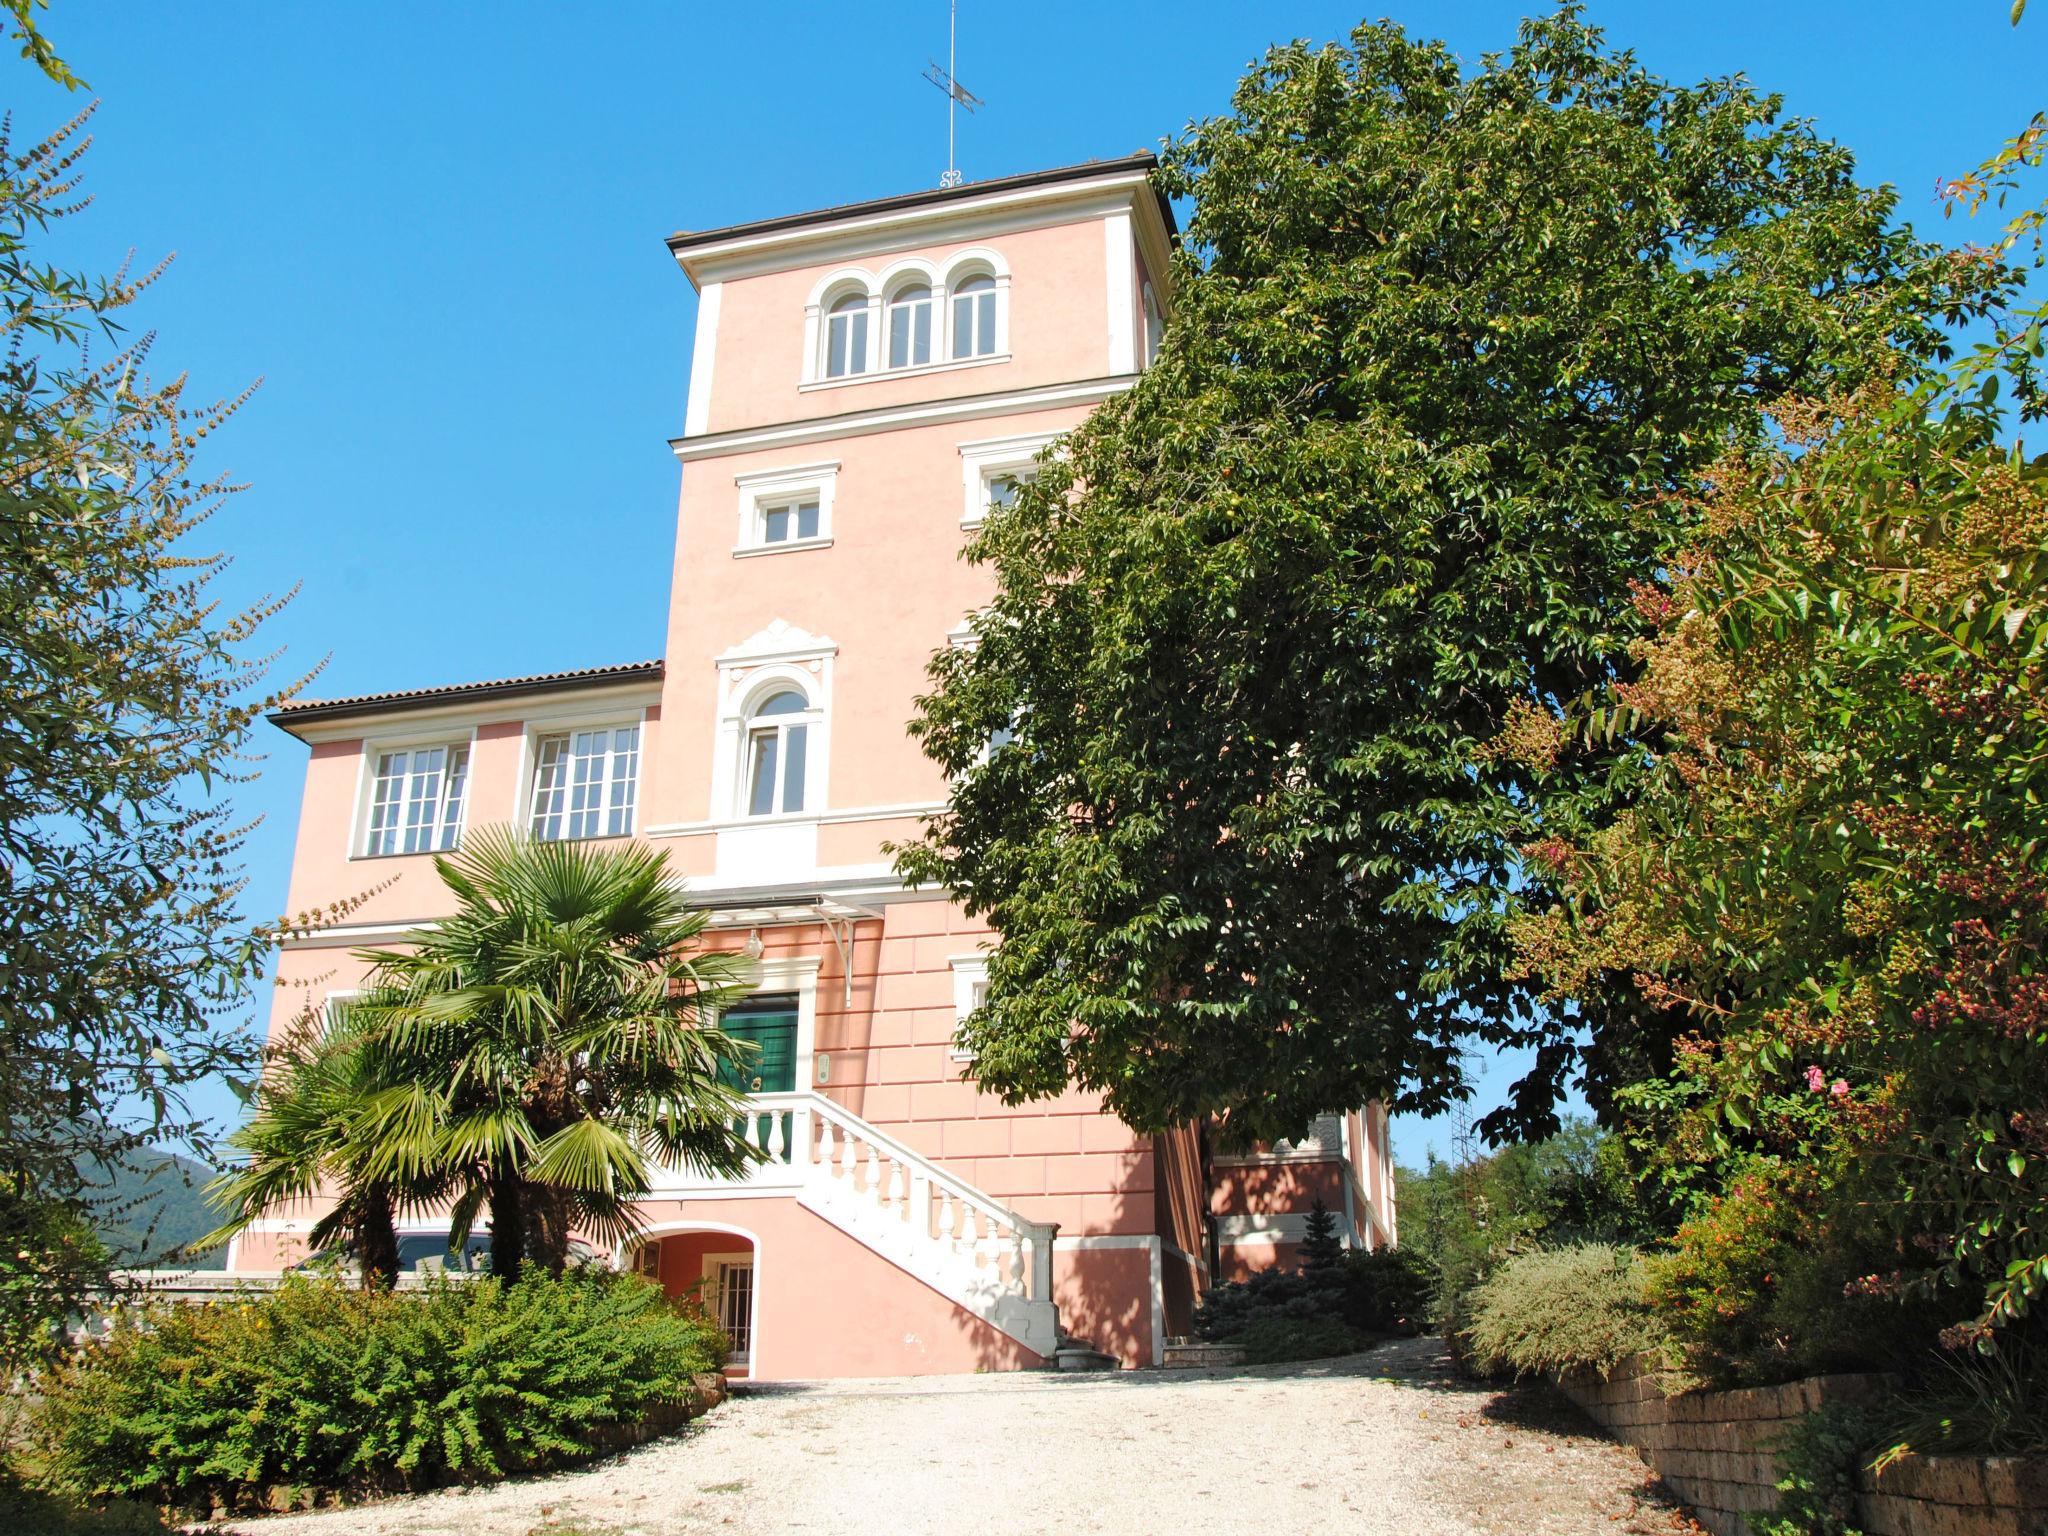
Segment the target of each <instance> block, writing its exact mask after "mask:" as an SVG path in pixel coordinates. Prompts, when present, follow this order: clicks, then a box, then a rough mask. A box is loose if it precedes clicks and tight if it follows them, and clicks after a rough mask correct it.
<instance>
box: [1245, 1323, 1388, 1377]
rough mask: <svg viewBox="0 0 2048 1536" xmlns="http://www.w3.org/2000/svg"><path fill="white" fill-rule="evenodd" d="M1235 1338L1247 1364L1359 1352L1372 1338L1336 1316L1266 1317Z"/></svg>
mask: <svg viewBox="0 0 2048 1536" xmlns="http://www.w3.org/2000/svg"><path fill="white" fill-rule="evenodd" d="M1231 1342H1232V1343H1234V1344H1236V1345H1237V1346H1238V1347H1239V1348H1241V1349H1243V1350H1244V1361H1245V1364H1246V1365H1280V1364H1282V1363H1284V1362H1286V1361H1288V1360H1322V1359H1326V1358H1327V1357H1329V1356H1331V1355H1350V1354H1356V1353H1357V1352H1358V1351H1359V1350H1361V1349H1364V1348H1365V1347H1366V1346H1367V1345H1368V1344H1370V1343H1371V1342H1372V1340H1371V1339H1369V1338H1367V1337H1366V1336H1365V1335H1363V1334H1361V1333H1359V1332H1357V1331H1356V1330H1355V1329H1351V1328H1347V1327H1345V1326H1344V1324H1342V1323H1340V1322H1339V1321H1337V1319H1336V1318H1334V1317H1308V1318H1300V1317H1262V1318H1260V1319H1259V1320H1258V1321H1257V1322H1254V1323H1251V1324H1249V1325H1248V1326H1247V1327H1246V1328H1245V1329H1244V1331H1243V1332H1242V1333H1240V1334H1238V1335H1237V1337H1236V1338H1235V1339H1233V1340H1232V1341H1231Z"/></svg>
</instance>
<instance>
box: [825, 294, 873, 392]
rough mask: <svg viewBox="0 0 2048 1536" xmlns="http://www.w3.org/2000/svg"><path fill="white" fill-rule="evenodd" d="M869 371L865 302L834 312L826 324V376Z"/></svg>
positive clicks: (842, 376) (833, 377) (835, 376)
mask: <svg viewBox="0 0 2048 1536" xmlns="http://www.w3.org/2000/svg"><path fill="white" fill-rule="evenodd" d="M867 371H868V311H867V305H866V304H865V303H864V302H856V303H853V304H848V305H846V306H845V307H843V308H840V309H838V310H835V311H834V312H833V313H832V314H831V315H830V316H829V317H828V318H827V319H826V321H825V377H826V378H828V379H843V378H846V377H848V376H849V375H851V374H856V373H866V372H867Z"/></svg>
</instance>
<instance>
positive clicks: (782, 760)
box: [747, 724, 811, 816]
mask: <svg viewBox="0 0 2048 1536" xmlns="http://www.w3.org/2000/svg"><path fill="white" fill-rule="evenodd" d="M810 734H811V733H810V728H809V727H808V726H805V725H801V724H798V725H771V726H761V727H757V728H756V729H755V730H754V731H753V732H752V733H751V734H750V735H749V736H748V738H747V814H748V815H749V816H773V815H774V814H775V813H776V811H777V810H778V809H779V810H781V811H784V812H795V811H801V810H802V809H803V808H804V773H805V771H806V769H807V767H808V766H809V762H808V759H809V753H810Z"/></svg>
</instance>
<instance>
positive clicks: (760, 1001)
mask: <svg viewBox="0 0 2048 1536" xmlns="http://www.w3.org/2000/svg"><path fill="white" fill-rule="evenodd" d="M718 1027H719V1028H720V1029H722V1030H724V1031H725V1032H726V1033H727V1034H728V1035H731V1036H732V1037H733V1038H734V1039H736V1040H751V1041H753V1042H754V1044H755V1046H756V1047H757V1050H756V1052H755V1054H754V1057H753V1060H751V1061H750V1062H748V1063H747V1064H746V1065H745V1066H744V1067H743V1068H734V1067H726V1068H724V1069H722V1070H721V1072H720V1076H722V1077H723V1078H724V1079H725V1081H726V1083H727V1084H728V1085H730V1086H731V1087H734V1088H737V1089H739V1091H740V1092H742V1093H794V1092H795V1091H796V999H795V998H793V997H757V998H752V999H750V1000H748V1001H747V1002H745V1003H742V1004H741V1005H740V1006H739V1007H737V1008H734V1009H732V1010H731V1011H729V1012H728V1013H727V1014H726V1015H725V1016H724V1017H723V1018H721V1019H720V1020H719V1021H718ZM750 1118H751V1120H752V1123H751V1124H747V1125H743V1126H741V1127H738V1129H741V1130H743V1131H744V1133H745V1135H746V1137H747V1139H748V1140H749V1141H751V1142H753V1144H754V1145H755V1146H757V1147H760V1148H762V1149H764V1150H765V1151H766V1152H767V1153H768V1155H769V1157H770V1159H771V1160H773V1161H775V1162H779V1163H786V1162H788V1161H789V1160H790V1157H791V1154H792V1148H791V1147H790V1144H789V1142H790V1137H791V1136H792V1135H793V1134H794V1124H793V1121H794V1117H793V1116H792V1115H791V1113H790V1111H789V1110H786V1109H784V1110H780V1111H777V1112H775V1113H768V1112H766V1111H763V1112H761V1113H758V1114H755V1115H753V1116H752V1117H750Z"/></svg>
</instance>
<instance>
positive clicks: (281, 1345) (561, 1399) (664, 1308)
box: [36, 1274, 725, 1508]
mask: <svg viewBox="0 0 2048 1536" xmlns="http://www.w3.org/2000/svg"><path fill="white" fill-rule="evenodd" d="M724 1347H725V1341H724V1338H723V1336H722V1335H721V1334H719V1333H718V1331H717V1330H716V1329H715V1328H714V1327H712V1326H711V1325H710V1324H709V1323H708V1322H707V1321H705V1320H704V1319H703V1318H702V1317H701V1315H693V1314H690V1313H687V1312H684V1311H679V1310H678V1309H677V1308H676V1307H674V1306H673V1305H671V1304H670V1303H669V1301H668V1300H667V1299H666V1298H665V1297H664V1296H663V1295H662V1294H661V1292H660V1290H659V1289H658V1288H657V1287H655V1286H654V1285H652V1284H651V1283H649V1282H647V1281H645V1280H642V1279H639V1278H637V1277H634V1276H630V1275H608V1274H581V1275H579V1274H571V1275H567V1276H563V1277H561V1278H551V1277H548V1276H545V1275H533V1276H530V1277H529V1278H526V1279H523V1280H521V1281H520V1282H519V1283H518V1284H517V1285H513V1286H505V1285H503V1284H501V1283H500V1282H498V1281H496V1280H492V1279H479V1280H463V1281H442V1282H435V1283H431V1284H429V1285H428V1286H427V1287H426V1288H425V1289H423V1290H421V1291H417V1292H397V1293H382V1292H364V1291H358V1290H353V1289H349V1288H346V1287H344V1286H342V1285H340V1284H338V1283H335V1282H333V1281H322V1280H307V1279H297V1278H294V1279H291V1280H288V1281H287V1282H286V1283H285V1285H284V1286H283V1287H282V1288H281V1289H279V1290H278V1291H277V1292H275V1293H274V1294H270V1295H265V1296H261V1297H254V1298H250V1299H247V1300H238V1301H234V1302H230V1303H225V1304H222V1305H218V1306H211V1307H178V1306H162V1307H157V1308H153V1309H150V1310H148V1311H146V1312H144V1313H142V1314H140V1315H139V1316H131V1317H129V1318H126V1319H124V1320H123V1321H122V1322H121V1323H119V1324H118V1325H117V1326H116V1328H115V1330H114V1332H113V1333H112V1335H111V1336H110V1337H109V1338H108V1339H107V1340H106V1341H105V1342H103V1343H99V1344H94V1345H90V1346H87V1347H86V1348H85V1349H83V1350H82V1351H81V1352H80V1353H79V1354H78V1355H77V1356H76V1357H75V1358H74V1359H73V1360H72V1361H70V1362H69V1363H68V1364H66V1365H64V1366H63V1367H61V1368H60V1369H59V1370H57V1371H56V1372H55V1373H53V1375H52V1378H51V1380H50V1381H49V1384H48V1389H47V1394H46V1397H45V1400H44V1402H43V1405H42V1407H41V1408H40V1410H39V1412H38V1415H37V1425H36V1428H37V1431H38V1434H39V1436H40V1438H41V1440H42V1442H43V1449H44V1456H43V1462H44V1467H45V1472H44V1481H45V1482H46V1483H47V1485H48V1486H49V1487H50V1488H51V1490H52V1491H57V1492H65V1493H70V1494H73V1495H75V1496H81V1497H86V1498H101V1497H107V1496H132V1497H141V1498H147V1499H151V1500H155V1501H158V1502H161V1503H164V1504H168V1505H175V1506H180V1507H185V1508H204V1507H206V1506H209V1505H212V1504H215V1503H218V1504H221V1505H225V1506H228V1507H238V1506H242V1505H246V1504H248V1503H250V1502H252V1501H254V1500H255V1499H257V1498H259V1497H260V1496H261V1495H262V1494H263V1493H264V1492H265V1490H267V1489H269V1488H272V1487H275V1486H279V1485H282V1486H286V1487H298V1488H315V1489H323V1490H341V1491H367V1490H373V1489H415V1488H424V1487H430V1486H433V1485H436V1484H440V1483H450V1482H479V1481H484V1480H488V1479H491V1478H496V1477H502V1476H506V1475H508V1474H510V1473H514V1472H527V1471H538V1470H542V1469H546V1468H549V1467H554V1466H559V1465H561V1464H563V1463H565V1462H569V1461H573V1460H576V1459H578V1458H580V1457H583V1456H586V1455H589V1454H591V1453H592V1452H593V1451H595V1450H598V1449H602V1448H604V1447H605V1446H607V1445H609V1444H615V1443H617V1441H618V1439H619V1437H620V1431H621V1430H622V1429H626V1428H630V1427H632V1426H637V1425H640V1424H642V1423H644V1422H645V1421H647V1420H649V1419H650V1418H659V1417H662V1416H665V1415H673V1414H676V1413H679V1412H681V1411H682V1410H683V1405H684V1404H685V1403H686V1401H687V1399H688V1394H689V1391H690V1385H691V1383H690V1378H691V1376H692V1375H694V1374H696V1373H698V1372H702V1371H707V1370H712V1369H715V1368H717V1366H718V1365H719V1364H720V1363H721V1362H722V1360H723V1351H724Z"/></svg>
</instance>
